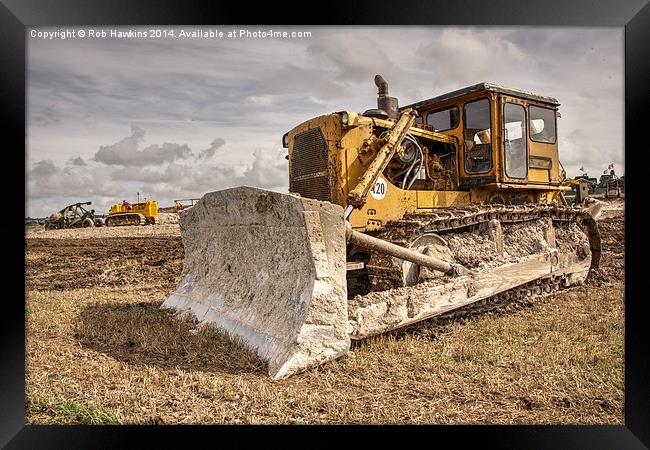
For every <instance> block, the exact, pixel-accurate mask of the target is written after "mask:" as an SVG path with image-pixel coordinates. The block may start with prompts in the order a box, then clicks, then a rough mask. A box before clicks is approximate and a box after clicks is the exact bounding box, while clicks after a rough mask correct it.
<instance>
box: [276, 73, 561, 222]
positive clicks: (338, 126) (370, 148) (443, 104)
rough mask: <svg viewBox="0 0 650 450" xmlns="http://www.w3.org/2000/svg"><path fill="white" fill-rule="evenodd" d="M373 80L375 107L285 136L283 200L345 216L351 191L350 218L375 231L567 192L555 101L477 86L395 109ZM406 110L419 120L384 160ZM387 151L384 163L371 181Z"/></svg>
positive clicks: (339, 114)
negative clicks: (411, 219)
mask: <svg viewBox="0 0 650 450" xmlns="http://www.w3.org/2000/svg"><path fill="white" fill-rule="evenodd" d="M375 82H376V83H377V86H378V87H379V98H378V100H377V103H378V105H377V106H378V108H377V109H369V110H367V111H365V112H363V113H356V112H351V111H339V112H336V113H333V114H329V115H325V116H319V117H316V118H313V119H310V120H307V121H305V122H303V123H301V124H300V125H298V126H296V127H295V128H294V129H292V130H291V131H289V132H288V133H287V134H285V136H284V137H283V145H284V146H285V147H286V148H288V155H287V159H288V160H289V191H290V192H292V193H296V194H299V195H301V196H303V197H307V198H312V199H316V200H321V201H329V202H332V203H335V204H338V205H340V206H341V207H343V208H344V209H345V208H349V207H350V203H351V199H350V195H351V193H352V194H354V198H353V199H352V202H353V203H356V204H355V205H354V206H355V207H356V208H355V209H354V210H353V211H352V212H351V213H350V216H349V217H348V220H349V221H350V223H351V224H352V226H353V228H354V229H356V230H359V231H372V230H379V229H381V228H382V227H383V226H384V225H385V224H386V223H387V222H389V221H391V220H400V219H401V218H402V217H403V216H404V215H405V214H409V213H420V212H430V211H432V210H435V209H437V208H447V207H455V206H463V205H467V204H469V203H496V204H524V203H553V202H555V201H558V200H559V198H560V193H561V192H563V191H565V190H566V189H567V188H566V187H565V186H562V181H563V177H562V172H561V166H560V161H559V157H558V145H557V136H556V115H557V107H558V105H559V103H558V102H557V100H555V99H554V98H551V97H546V96H541V95H537V94H532V93H529V92H526V91H522V90H518V89H511V88H505V87H502V86H498V85H495V84H491V83H479V84H476V85H473V86H469V87H467V88H464V89H460V90H457V91H454V92H450V93H447V94H444V95H441V96H438V97H434V98H431V99H428V100H424V101H421V102H417V103H413V104H410V105H406V106H404V107H401V108H398V107H397V99H395V98H394V97H387V94H388V93H387V83H386V82H385V81H384V80H383V78H382V79H380V80H379V82H378V81H377V79H376V80H375ZM387 99H389V100H390V101H389V100H387ZM382 108H385V109H386V110H387V111H386V110H384V109H382ZM408 111H415V112H416V113H417V117H416V119H415V121H414V123H412V124H411V125H409V126H408V127H406V128H405V133H406V134H405V135H404V136H405V137H404V140H403V141H401V143H398V144H399V145H398V146H397V148H396V149H395V150H394V151H392V153H391V151H389V150H386V149H385V144H386V138H387V136H390V135H391V133H393V134H395V132H396V131H397V130H395V127H396V126H397V123H398V119H399V118H400V117H402V116H403V115H404V114H406V113H407V112H408ZM401 131H404V130H401ZM384 150H385V151H388V152H389V153H390V158H388V162H387V163H386V164H385V165H384V166H382V167H381V171H380V172H378V173H377V174H376V175H377V176H373V177H368V175H367V174H368V171H369V169H370V168H371V166H372V165H373V164H374V163H373V161H375V160H376V158H377V157H378V155H381V154H382V151H384ZM368 178H373V179H372V188H371V189H370V190H369V191H368V192H367V196H364V195H362V194H363V193H365V192H366V191H365V190H363V189H360V188H359V186H361V187H365V183H366V182H368ZM360 195H361V197H359V196H360Z"/></svg>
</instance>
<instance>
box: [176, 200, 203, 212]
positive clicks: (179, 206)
mask: <svg viewBox="0 0 650 450" xmlns="http://www.w3.org/2000/svg"><path fill="white" fill-rule="evenodd" d="M199 200H200V199H198V198H180V199H177V200H174V211H175V212H181V211H183V210H184V209H188V208H191V207H192V206H194V205H196V203H197V202H198V201H199Z"/></svg>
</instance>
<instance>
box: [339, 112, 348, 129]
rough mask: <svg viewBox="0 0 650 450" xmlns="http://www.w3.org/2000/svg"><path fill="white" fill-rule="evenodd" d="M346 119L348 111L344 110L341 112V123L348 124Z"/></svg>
mask: <svg viewBox="0 0 650 450" xmlns="http://www.w3.org/2000/svg"><path fill="white" fill-rule="evenodd" d="M348 121H349V117H348V113H347V112H345V111H344V112H342V113H341V123H342V124H343V125H344V126H347V125H348Z"/></svg>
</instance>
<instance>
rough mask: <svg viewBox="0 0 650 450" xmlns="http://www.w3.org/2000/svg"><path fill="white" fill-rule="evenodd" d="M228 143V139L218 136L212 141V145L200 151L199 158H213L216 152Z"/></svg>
mask: <svg viewBox="0 0 650 450" xmlns="http://www.w3.org/2000/svg"><path fill="white" fill-rule="evenodd" d="M225 144H226V141H224V140H223V139H221V138H217V139H215V140H214V141H212V142H211V143H210V147H209V148H206V149H205V150H202V151H201V153H199V158H206V159H207V158H211V157H212V156H213V155H214V153H215V152H216V151H217V150H218V149H219V148H221V147H223V146H224V145H225Z"/></svg>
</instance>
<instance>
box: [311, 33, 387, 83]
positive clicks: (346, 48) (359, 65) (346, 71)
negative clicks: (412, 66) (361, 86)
mask: <svg viewBox="0 0 650 450" xmlns="http://www.w3.org/2000/svg"><path fill="white" fill-rule="evenodd" d="M306 52H307V54H309V55H311V56H313V57H315V58H316V59H319V60H320V62H321V64H319V66H321V67H322V66H324V65H325V66H327V65H328V64H329V65H331V66H333V67H334V68H336V69H337V71H338V74H337V75H338V76H337V78H338V79H339V80H345V81H347V82H348V83H349V82H367V81H368V80H369V79H372V77H373V76H374V75H375V74H377V73H380V71H383V72H391V73H394V72H396V71H397V70H396V68H395V66H394V64H393V63H392V62H391V59H390V58H389V56H388V55H387V54H386V53H385V52H384V51H383V50H382V49H381V47H380V46H379V45H378V44H377V42H376V41H374V40H373V39H371V38H369V37H367V36H356V37H355V38H354V39H350V36H349V35H347V34H345V33H344V34H335V35H332V36H329V37H328V39H320V40H317V41H315V42H313V43H312V44H309V46H307V50H306Z"/></svg>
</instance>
